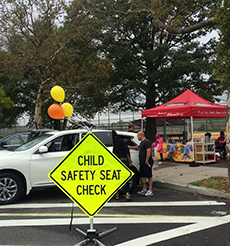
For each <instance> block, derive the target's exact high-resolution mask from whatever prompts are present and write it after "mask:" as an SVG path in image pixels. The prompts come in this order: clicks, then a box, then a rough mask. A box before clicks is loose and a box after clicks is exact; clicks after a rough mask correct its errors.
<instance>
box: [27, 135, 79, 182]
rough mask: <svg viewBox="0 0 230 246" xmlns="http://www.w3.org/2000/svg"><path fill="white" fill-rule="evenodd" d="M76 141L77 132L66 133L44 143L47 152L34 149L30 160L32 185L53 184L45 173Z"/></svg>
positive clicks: (77, 139)
mask: <svg viewBox="0 0 230 246" xmlns="http://www.w3.org/2000/svg"><path fill="white" fill-rule="evenodd" d="M78 141H79V134H66V135H64V136H59V137H56V138H55V139H53V140H51V141H49V142H48V143H46V144H44V146H46V147H47V148H48V152H46V153H39V151H38V150H36V151H35V153H34V154H33V155H32V157H31V161H30V177H31V183H32V187H40V186H49V185H53V182H52V181H51V180H50V179H49V178H48V177H47V174H48V173H49V172H50V171H51V170H52V169H53V168H54V167H55V166H56V165H57V164H58V163H59V162H60V161H61V160H62V159H63V158H64V157H65V156H66V155H67V154H68V153H69V151H70V150H71V149H72V148H73V147H74V145H75V144H76V143H77V142H78Z"/></svg>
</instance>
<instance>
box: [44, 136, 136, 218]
mask: <svg viewBox="0 0 230 246" xmlns="http://www.w3.org/2000/svg"><path fill="white" fill-rule="evenodd" d="M132 176H133V173H132V171H131V170H129V168H128V167H126V165H125V164H124V163H123V162H121V161H120V160H119V158H118V157H116V156H115V155H114V154H113V153H112V152H111V151H110V150H109V149H108V148H107V147H106V146H105V145H104V144H103V143H102V142H101V141H100V140H99V139H98V138H97V137H96V136H95V135H94V134H93V133H91V132H89V133H87V134H86V135H85V137H84V138H83V139H82V140H81V141H80V142H79V143H78V144H77V145H75V147H74V148H73V149H72V150H71V151H70V152H69V153H68V154H67V155H66V156H65V157H64V158H63V159H62V160H61V162H60V163H59V164H58V165H57V166H56V167H55V168H54V169H53V170H52V171H51V172H50V173H49V174H48V177H49V178H50V179H51V180H52V181H53V182H54V183H55V184H56V185H57V186H58V187H59V188H60V189H61V190H62V191H63V192H64V193H65V194H66V195H67V196H68V197H69V198H70V199H71V200H72V201H73V202H75V203H76V204H77V205H78V206H79V207H80V208H81V209H82V210H83V211H84V212H85V213H86V214H87V215H88V216H89V217H90V218H93V217H94V216H95V215H96V213H98V212H99V211H100V209H101V208H102V207H103V206H104V204H105V203H106V202H108V201H109V200H110V199H111V198H112V197H113V196H114V194H115V193H116V192H117V191H118V190H119V189H120V188H121V187H122V186H124V184H125V183H126V182H127V181H128V180H129V179H130V178H131V177H132Z"/></svg>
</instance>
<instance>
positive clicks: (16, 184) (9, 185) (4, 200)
mask: <svg viewBox="0 0 230 246" xmlns="http://www.w3.org/2000/svg"><path fill="white" fill-rule="evenodd" d="M23 191H24V186H23V181H22V179H21V178H20V177H19V176H18V175H17V174H14V173H10V172H2V173H0V205H6V204H10V203H15V202H16V201H18V200H19V199H20V198H21V196H22V195H23Z"/></svg>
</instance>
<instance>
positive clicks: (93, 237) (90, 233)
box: [74, 123, 118, 246]
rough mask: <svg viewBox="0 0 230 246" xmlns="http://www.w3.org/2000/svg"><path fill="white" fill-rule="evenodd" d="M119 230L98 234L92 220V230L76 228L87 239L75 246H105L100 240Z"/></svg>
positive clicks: (88, 127)
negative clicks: (92, 243) (88, 244)
mask: <svg viewBox="0 0 230 246" xmlns="http://www.w3.org/2000/svg"><path fill="white" fill-rule="evenodd" d="M83 125H84V126H85V127H86V129H87V131H88V132H89V131H92V129H93V126H92V125H90V126H88V125H87V124H85V123H83ZM117 229H118V228H117V227H114V228H111V229H110V230H107V231H105V232H101V233H99V234H98V233H97V230H96V229H94V228H93V219H90V229H88V230H87V231H86V232H83V231H82V230H80V229H79V228H75V230H76V232H77V233H79V234H80V235H82V236H83V237H85V239H84V240H83V241H81V242H80V243H77V244H75V245H74V246H81V245H86V244H87V243H89V242H94V244H95V245H99V246H105V245H104V244H103V243H102V242H100V241H99V240H98V239H99V238H101V237H104V236H106V235H108V234H110V233H112V232H114V231H116V230H117Z"/></svg>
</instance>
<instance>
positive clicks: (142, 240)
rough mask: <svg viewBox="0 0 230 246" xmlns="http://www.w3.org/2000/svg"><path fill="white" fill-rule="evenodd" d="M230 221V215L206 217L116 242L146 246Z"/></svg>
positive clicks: (117, 245) (123, 244)
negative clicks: (169, 228) (188, 223)
mask: <svg viewBox="0 0 230 246" xmlns="http://www.w3.org/2000/svg"><path fill="white" fill-rule="evenodd" d="M229 222H230V215H227V216H223V217H211V218H210V217H205V219H204V218H203V220H200V221H199V222H197V223H195V224H192V225H187V226H183V227H179V228H175V229H171V230H167V231H163V232H159V233H154V234H151V235H148V236H144V237H139V238H137V239H133V240H130V241H127V242H124V243H120V244H116V245H115V246H130V245H132V246H145V245H149V244H151V245H152V244H154V243H158V242H162V241H166V240H169V239H172V238H176V237H180V236H184V235H187V234H191V233H194V232H197V231H202V230H206V229H209V228H212V227H216V226H220V225H223V224H227V223H229Z"/></svg>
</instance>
